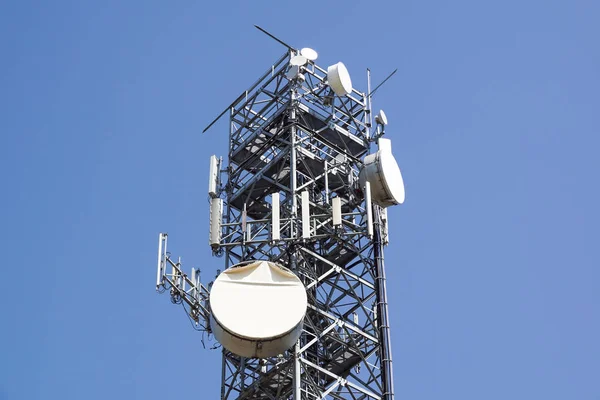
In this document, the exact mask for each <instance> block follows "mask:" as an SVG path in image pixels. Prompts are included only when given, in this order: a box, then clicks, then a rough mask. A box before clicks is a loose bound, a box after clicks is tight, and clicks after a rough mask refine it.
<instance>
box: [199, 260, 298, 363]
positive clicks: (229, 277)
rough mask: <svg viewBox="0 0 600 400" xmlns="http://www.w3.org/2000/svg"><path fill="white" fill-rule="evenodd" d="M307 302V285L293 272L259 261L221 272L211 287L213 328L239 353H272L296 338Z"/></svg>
mask: <svg viewBox="0 0 600 400" xmlns="http://www.w3.org/2000/svg"><path fill="white" fill-rule="evenodd" d="M306 307H307V297H306V289H305V287H304V285H303V284H302V282H301V281H300V279H298V277H297V276H296V275H295V274H294V273H293V272H291V271H290V270H289V269H287V268H285V267H282V266H280V265H278V264H276V263H273V262H269V261H256V262H253V263H250V264H246V265H242V266H234V267H231V268H229V269H227V270H225V271H223V272H222V273H221V274H220V275H219V276H218V277H217V279H216V280H215V282H214V284H213V286H212V289H211V292H210V308H211V328H212V331H213V333H214V335H215V338H216V339H217V340H218V341H219V343H221V344H222V345H223V346H224V347H225V348H226V349H227V350H229V351H231V352H233V353H235V354H237V355H240V356H243V357H259V358H265V357H272V356H276V355H278V354H281V353H283V352H284V351H285V350H287V349H289V348H290V347H292V346H293V345H294V343H295V342H296V341H297V340H298V338H299V336H300V333H301V331H302V324H303V320H304V315H305V314H306Z"/></svg>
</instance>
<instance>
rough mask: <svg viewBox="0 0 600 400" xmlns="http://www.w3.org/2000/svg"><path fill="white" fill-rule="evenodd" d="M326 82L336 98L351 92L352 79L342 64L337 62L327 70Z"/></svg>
mask: <svg viewBox="0 0 600 400" xmlns="http://www.w3.org/2000/svg"><path fill="white" fill-rule="evenodd" d="M327 82H328V83H329V86H331V88H332V89H333V92H334V93H335V94H337V95H338V96H345V95H347V94H350V92H352V79H350V74H349V73H348V70H347V69H346V66H345V65H344V63H342V62H339V63H337V64H333V65H331V66H329V67H328V68H327Z"/></svg>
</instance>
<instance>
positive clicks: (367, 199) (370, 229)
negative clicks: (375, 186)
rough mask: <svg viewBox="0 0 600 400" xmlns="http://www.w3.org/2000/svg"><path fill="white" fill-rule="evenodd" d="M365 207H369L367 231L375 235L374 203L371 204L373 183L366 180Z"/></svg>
mask: <svg viewBox="0 0 600 400" xmlns="http://www.w3.org/2000/svg"><path fill="white" fill-rule="evenodd" d="M365 207H366V209H367V232H368V234H369V237H370V238H372V237H373V205H372V204H371V183H370V182H369V181H366V182H365Z"/></svg>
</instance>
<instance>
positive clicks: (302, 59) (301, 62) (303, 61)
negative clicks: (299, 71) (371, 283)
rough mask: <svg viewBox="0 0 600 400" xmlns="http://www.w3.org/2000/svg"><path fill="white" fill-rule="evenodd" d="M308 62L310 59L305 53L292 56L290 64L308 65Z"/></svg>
mask: <svg viewBox="0 0 600 400" xmlns="http://www.w3.org/2000/svg"><path fill="white" fill-rule="evenodd" d="M307 62H308V59H307V58H306V57H305V56H303V55H301V56H293V57H292V58H290V65H295V66H298V67H301V66H303V65H306V63H307Z"/></svg>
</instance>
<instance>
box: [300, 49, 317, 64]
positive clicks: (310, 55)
mask: <svg viewBox="0 0 600 400" xmlns="http://www.w3.org/2000/svg"><path fill="white" fill-rule="evenodd" d="M300 54H302V55H303V56H304V57H306V58H307V59H308V60H310V61H315V60H316V59H317V58H318V57H319V54H318V53H317V52H316V51H315V50H313V49H311V48H310V47H305V48H303V49H302V50H300Z"/></svg>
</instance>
